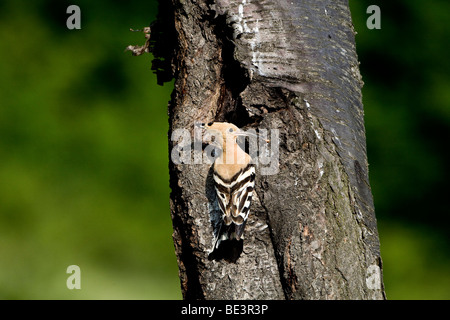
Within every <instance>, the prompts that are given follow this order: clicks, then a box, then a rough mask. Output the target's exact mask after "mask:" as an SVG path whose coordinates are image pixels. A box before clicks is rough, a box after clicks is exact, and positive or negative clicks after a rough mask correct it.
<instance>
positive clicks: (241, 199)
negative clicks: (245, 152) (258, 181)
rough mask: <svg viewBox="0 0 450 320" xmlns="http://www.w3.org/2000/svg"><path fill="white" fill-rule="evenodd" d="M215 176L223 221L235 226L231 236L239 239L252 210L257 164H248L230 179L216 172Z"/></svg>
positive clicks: (227, 224)
mask: <svg viewBox="0 0 450 320" xmlns="http://www.w3.org/2000/svg"><path fill="white" fill-rule="evenodd" d="M213 177H214V182H215V188H216V192H217V201H218V203H219V207H220V209H221V211H222V214H223V216H222V217H223V222H224V224H225V225H226V226H230V227H232V226H234V232H232V233H234V234H233V235H231V234H230V235H229V236H234V237H236V239H238V240H239V239H240V238H241V236H242V233H243V232H244V227H245V222H246V220H247V218H248V214H249V211H250V204H251V201H252V197H253V189H254V187H255V166H254V165H253V164H249V165H247V166H246V167H245V168H244V169H242V170H240V171H239V172H238V173H237V174H236V175H235V176H234V177H233V178H232V179H230V180H226V179H223V178H222V177H220V176H219V175H218V174H217V173H216V172H214V175H213ZM229 229H231V228H229Z"/></svg>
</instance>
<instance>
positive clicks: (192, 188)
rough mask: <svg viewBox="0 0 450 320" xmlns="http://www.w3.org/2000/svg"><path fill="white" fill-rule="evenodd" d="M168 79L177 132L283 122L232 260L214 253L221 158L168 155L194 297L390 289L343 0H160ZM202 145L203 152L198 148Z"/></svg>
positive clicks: (188, 286) (157, 42)
mask: <svg viewBox="0 0 450 320" xmlns="http://www.w3.org/2000/svg"><path fill="white" fill-rule="evenodd" d="M151 40H152V41H151V43H152V44H151V46H152V49H151V50H152V51H153V53H154V55H155V57H156V59H155V61H154V69H155V70H156V71H157V73H158V76H159V81H160V82H163V81H167V79H168V77H167V72H169V73H171V75H172V76H173V77H174V78H175V88H174V91H173V94H172V100H171V102H170V104H169V125H170V131H169V151H171V150H173V148H174V147H177V143H178V142H177V141H172V139H170V138H171V135H172V133H173V132H175V130H176V129H189V130H190V133H191V136H192V137H193V134H194V132H193V130H194V123H195V122H196V121H199V122H211V121H225V122H231V123H234V124H236V125H237V126H238V127H241V128H247V129H248V128H260V129H263V128H264V129H268V130H270V129H278V130H279V167H278V173H277V174H274V175H261V174H258V175H257V178H256V188H255V189H256V190H255V191H256V197H254V200H253V203H252V205H251V210H250V212H251V213H250V217H249V219H248V224H247V226H246V229H245V240H244V242H243V251H242V253H241V254H240V256H239V257H238V259H237V260H236V261H234V262H229V261H227V260H225V259H211V257H210V256H209V255H210V253H211V251H212V248H213V243H214V223H213V222H212V221H211V217H213V211H214V210H216V209H217V207H215V206H214V203H213V200H211V199H213V193H214V190H213V188H212V187H211V172H210V171H211V164H176V163H174V162H173V161H171V162H170V164H169V170H170V187H171V189H172V192H171V196H170V207H171V215H172V220H173V228H174V233H173V239H174V244H175V251H176V255H177V258H178V264H179V270H180V280H181V289H182V293H183V297H184V298H185V299H384V298H385V294H384V287H383V281H382V265H381V258H380V252H379V239H378V232H377V227H376V219H375V213H374V206H373V200H372V194H371V190H370V186H369V179H368V164H367V156H366V144H365V143H366V142H365V129H364V123H363V120H364V119H363V116H364V114H363V106H362V96H361V87H362V85H363V83H362V80H361V76H360V73H359V67H358V64H359V63H358V59H357V55H356V50H355V32H354V29H353V26H352V22H351V16H350V11H349V7H348V2H347V1H345V0H338V1H336V0H334V1H331V0H328V1H327V0H314V1H313V0H259V1H256V0H215V1H208V0H183V1H181V0H179V1H177V0H172V2H171V1H168V0H163V1H160V12H159V18H158V21H157V23H156V24H154V25H153V26H152V37H151ZM192 157H193V155H192Z"/></svg>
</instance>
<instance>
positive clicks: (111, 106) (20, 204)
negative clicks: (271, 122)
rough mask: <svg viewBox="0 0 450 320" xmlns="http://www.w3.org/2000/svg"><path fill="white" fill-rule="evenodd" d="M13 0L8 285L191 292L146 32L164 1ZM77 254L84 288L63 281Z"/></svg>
mask: <svg viewBox="0 0 450 320" xmlns="http://www.w3.org/2000/svg"><path fill="white" fill-rule="evenodd" d="M68 5H69V3H61V2H56V1H34V2H33V3H30V2H27V3H26V5H25V4H24V3H21V2H18V1H14V2H13V1H7V2H2V8H1V9H2V10H0V12H1V18H0V37H1V39H2V41H1V42H0V55H1V57H0V61H1V64H2V66H1V68H0V81H1V82H2V83H1V84H0V101H1V106H0V137H1V139H0V159H1V166H0V181H2V183H1V184H0V250H1V253H2V259H0V270H1V272H0V297H1V298H9V299H23V298H25V299H28V298H29V299H36V298H44V299H47V298H53V299H54V298H56V299H59V298H69V299H71V298H74V299H78V298H83V299H86V298H87V299H91V298H94V299H108V298H123V299H129V298H131V299H163V298H180V297H181V294H180V290H179V280H178V276H177V265H176V259H175V255H174V250H173V243H172V237H171V234H172V226H171V219H170V211H169V186H168V180H169V179H168V150H167V145H168V143H167V130H168V119H167V102H168V100H169V98H170V92H171V90H172V88H171V86H170V85H167V86H165V87H158V86H157V85H156V79H155V76H154V75H153V74H152V73H151V71H150V66H151V56H149V55H147V56H142V57H132V56H131V54H130V53H129V52H127V53H124V49H125V47H126V46H127V45H129V44H134V43H143V42H145V39H144V37H143V35H142V34H141V33H132V32H130V31H129V28H130V27H133V28H141V27H144V26H147V25H148V24H149V23H150V22H151V21H152V19H154V17H155V13H156V6H155V3H152V2H150V4H146V5H145V6H142V4H134V5H129V4H126V5H125V3H124V4H120V3H118V2H111V1H96V2H95V4H94V3H93V2H87V1H84V2H79V3H78V5H79V6H80V8H81V11H82V29H81V30H73V31H69V30H68V29H67V28H66V26H65V21H66V18H67V17H68V15H67V14H66V8H67V6H68ZM71 264H76V265H79V266H80V268H81V272H82V277H81V281H82V284H81V287H82V289H81V290H73V291H70V290H68V289H67V287H66V279H67V277H68V274H66V268H67V267H68V266H69V265H71Z"/></svg>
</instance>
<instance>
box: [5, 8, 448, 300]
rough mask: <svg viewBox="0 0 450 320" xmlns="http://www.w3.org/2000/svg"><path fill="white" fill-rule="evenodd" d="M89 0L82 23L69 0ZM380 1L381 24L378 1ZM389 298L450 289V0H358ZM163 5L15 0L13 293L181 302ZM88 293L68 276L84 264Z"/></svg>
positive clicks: (9, 240) (8, 22) (8, 266)
mask: <svg viewBox="0 0 450 320" xmlns="http://www.w3.org/2000/svg"><path fill="white" fill-rule="evenodd" d="M70 4H77V5H78V6H79V7H80V8H81V27H82V29H81V30H68V29H67V28H66V19H67V18H68V16H69V15H68V14H66V8H67V7H68V6H69V5H70ZM371 4H376V5H379V7H380V8H381V30H369V29H368V28H367V27H366V19H367V18H368V17H369V14H367V13H366V9H367V7H368V6H369V5H371ZM350 6H351V10H352V17H353V20H354V25H355V29H356V31H357V32H358V35H357V36H356V42H357V51H358V56H359V59H360V61H361V66H360V67H361V73H362V76H363V80H364V82H365V86H364V88H363V102H364V107H365V121H366V131H367V132H366V134H367V143H368V156H369V164H370V166H369V170H370V182H371V186H372V191H373V195H374V199H375V209H376V213H377V218H378V226H379V232H380V239H381V254H382V258H383V263H384V264H383V266H384V282H385V286H386V293H387V297H388V298H389V299H449V298H450V250H449V232H448V230H449V228H448V223H449V220H450V218H449V213H450V212H449V211H450V210H449V205H448V199H449V198H450V195H449V190H450V188H449V187H448V183H447V181H448V180H449V170H448V169H447V165H448V163H449V162H450V161H449V160H450V159H449V158H450V156H449V153H448V152H446V149H447V148H448V146H449V143H448V139H449V138H450V77H449V74H450V62H449V59H448V49H449V45H448V44H449V40H448V39H449V36H450V24H449V22H450V3H448V1H438V0H434V1H411V0H409V1H406V0H402V1H395V2H393V1H391V2H389V1H363V0H351V1H350ZM156 9H157V5H156V1H155V0H153V1H146V2H144V1H131V2H123V1H99V0H97V1H95V2H93V1H77V2H76V3H72V2H68V1H56V0H54V1H50V0H40V1H17V0H16V1H12V0H8V1H5V0H3V1H2V2H0V40H1V41H0V82H1V83H0V298H2V299H179V298H181V293H180V289H179V288H180V286H179V280H178V267H177V264H176V258H175V254H174V249H173V244H172V237H171V234H172V226H171V220H170V213H169V192H170V190H169V186H168V183H169V177H168V161H169V158H168V150H167V148H168V147H167V130H168V122H167V121H168V120H167V102H168V100H169V99H170V93H171V91H172V87H173V85H172V84H170V83H169V84H166V85H165V86H164V87H160V86H157V85H156V78H155V76H154V75H153V74H152V72H151V70H150V67H151V59H152V58H151V56H150V55H144V56H140V57H132V56H131V54H130V53H129V52H126V53H125V52H124V49H125V47H126V46H128V45H130V44H133V45H134V44H143V43H144V38H143V35H142V34H141V33H133V32H130V31H129V28H130V27H131V28H134V29H138V28H142V27H144V26H147V25H148V24H149V23H150V22H151V21H153V20H154V18H155V16H156ZM72 264H75V265H78V266H80V268H81V290H69V289H67V287H66V279H67V277H68V276H69V275H68V274H66V269H67V267H68V266H69V265H72Z"/></svg>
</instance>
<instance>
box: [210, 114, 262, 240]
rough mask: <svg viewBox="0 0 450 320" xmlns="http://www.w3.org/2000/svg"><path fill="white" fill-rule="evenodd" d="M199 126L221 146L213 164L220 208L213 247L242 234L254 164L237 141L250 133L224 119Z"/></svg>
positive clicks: (247, 213)
mask: <svg viewBox="0 0 450 320" xmlns="http://www.w3.org/2000/svg"><path fill="white" fill-rule="evenodd" d="M202 127H203V128H205V129H206V130H207V132H209V133H210V134H212V135H213V136H214V137H215V139H216V141H217V140H218V141H217V142H218V143H219V145H220V147H221V149H222V152H221V153H220V155H219V156H218V157H217V158H216V159H215V161H214V165H213V179H214V187H215V190H216V195H217V202H218V204H219V207H220V210H221V212H222V226H221V227H220V229H219V232H218V234H217V237H216V240H215V244H214V249H217V248H218V247H219V244H220V242H221V241H223V240H227V239H236V240H240V239H241V238H242V236H243V232H244V228H245V224H246V222H247V218H248V215H249V210H250V204H251V201H252V196H253V189H254V187H255V166H254V164H253V163H252V158H251V157H250V155H249V154H247V153H246V152H245V151H244V150H242V149H241V147H240V146H239V145H238V143H237V137H239V136H249V135H254V134H252V133H247V132H243V131H241V130H240V129H239V128H238V127H237V126H235V125H234V124H231V123H226V122H210V123H208V124H202Z"/></svg>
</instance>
